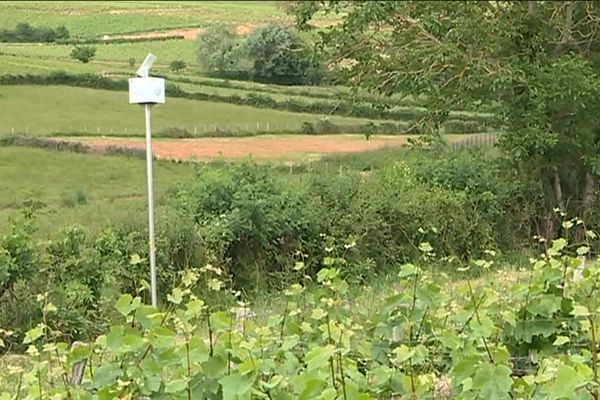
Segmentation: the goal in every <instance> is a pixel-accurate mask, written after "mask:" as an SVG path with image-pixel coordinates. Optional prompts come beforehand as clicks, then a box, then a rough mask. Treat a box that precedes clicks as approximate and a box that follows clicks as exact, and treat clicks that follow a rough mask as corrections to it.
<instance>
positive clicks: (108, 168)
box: [0, 147, 193, 234]
mask: <svg viewBox="0 0 600 400" xmlns="http://www.w3.org/2000/svg"><path fill="white" fill-rule="evenodd" d="M192 174H193V168H192V167H191V166H189V165H186V164H183V165H182V164H173V163H167V162H160V161H157V162H156V163H155V190H156V195H157V201H158V202H159V203H160V202H161V199H162V198H163V195H164V193H165V192H166V191H167V190H168V189H169V188H171V187H173V186H174V185H176V184H177V183H178V182H181V181H182V180H184V179H187V178H189V177H190V176H192ZM0 176H2V179H1V180H0V227H4V228H6V226H7V225H6V222H7V220H8V218H9V217H10V216H14V215H16V214H17V213H18V209H19V208H20V205H21V204H22V203H23V201H25V200H27V199H34V200H36V201H41V202H42V203H44V204H45V207H44V208H42V209H41V210H40V215H39V223H40V233H41V234H45V233H48V234H51V233H52V234H55V233H57V232H58V230H59V228H60V227H62V226H64V225H66V224H75V223H77V224H81V225H83V226H85V227H89V228H91V229H97V228H100V227H102V226H105V225H109V224H110V223H111V222H117V221H121V220H123V219H125V218H126V219H127V220H132V218H134V219H135V218H144V216H145V215H146V214H145V213H146V208H145V204H146V198H145V195H146V166H145V162H144V161H143V160H141V159H134V158H125V157H106V156H100V155H93V154H77V153H69V152H55V151H47V150H41V149H30V148H24V147H2V148H0ZM4 228H2V229H0V231H3V230H4Z"/></svg>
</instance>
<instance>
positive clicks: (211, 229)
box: [176, 163, 320, 290]
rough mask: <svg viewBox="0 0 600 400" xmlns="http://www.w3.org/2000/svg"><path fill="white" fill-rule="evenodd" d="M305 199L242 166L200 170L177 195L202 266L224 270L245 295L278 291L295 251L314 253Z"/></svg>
mask: <svg viewBox="0 0 600 400" xmlns="http://www.w3.org/2000/svg"><path fill="white" fill-rule="evenodd" d="M307 200H308V197H307V193H304V192H303V191H302V190H300V189H295V188H293V187H290V186H289V185H288V184H286V183H284V182H281V181H278V180H276V179H274V177H273V175H272V173H271V171H270V170H269V169H268V168H266V167H259V166H256V165H254V164H250V163H244V164H240V165H229V166H226V167H225V168H223V169H219V170H211V169H208V168H206V167H205V168H202V169H201V170H200V172H199V174H198V176H197V177H196V178H195V179H194V181H193V182H191V183H190V184H189V185H188V186H186V187H185V190H182V191H180V192H179V194H178V195H177V202H176V207H177V208H178V209H185V210H188V212H189V214H190V215H193V220H194V222H195V223H196V225H197V230H198V235H199V237H200V238H201V249H202V258H203V260H204V263H210V264H212V265H214V266H217V267H221V268H224V269H225V270H227V271H228V272H229V273H231V275H232V276H233V278H234V280H235V283H236V285H238V287H240V288H241V287H243V288H245V289H246V290H252V289H260V288H263V289H266V288H269V287H272V286H271V285H280V284H281V283H282V279H283V278H284V277H286V276H289V272H290V271H291V268H292V267H293V265H294V256H295V253H296V251H297V250H302V251H304V252H308V253H312V252H313V250H314V247H315V240H318V234H319V232H320V229H319V227H320V220H319V217H318V215H317V214H316V213H315V210H314V209H313V208H312V207H311V203H310V201H307Z"/></svg>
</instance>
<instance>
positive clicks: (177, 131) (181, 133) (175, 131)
mask: <svg viewBox="0 0 600 400" xmlns="http://www.w3.org/2000/svg"><path fill="white" fill-rule="evenodd" d="M157 136H160V137H168V138H173V139H181V138H190V137H192V136H193V135H192V134H191V132H189V131H188V130H187V129H185V128H179V127H176V126H174V127H169V128H164V129H161V130H160V131H158V132H157Z"/></svg>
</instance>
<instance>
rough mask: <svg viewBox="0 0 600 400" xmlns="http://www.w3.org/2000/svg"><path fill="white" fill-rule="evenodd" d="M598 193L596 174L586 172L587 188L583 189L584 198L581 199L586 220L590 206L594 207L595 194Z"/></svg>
mask: <svg viewBox="0 0 600 400" xmlns="http://www.w3.org/2000/svg"><path fill="white" fill-rule="evenodd" d="M595 193H596V180H595V179H594V176H593V175H592V174H591V173H590V172H589V171H586V173H585V188H584V190H583V198H582V199H581V205H582V208H583V219H584V220H585V219H586V217H587V214H588V212H589V211H590V208H591V207H592V202H593V201H594V194H595Z"/></svg>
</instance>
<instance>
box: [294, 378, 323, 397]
mask: <svg viewBox="0 0 600 400" xmlns="http://www.w3.org/2000/svg"><path fill="white" fill-rule="evenodd" d="M326 386H327V384H326V383H325V382H324V381H323V380H321V379H310V380H308V381H306V382H305V383H304V389H303V390H302V392H301V393H300V396H298V400H312V399H315V398H317V397H318V396H319V394H320V393H321V392H322V391H323V389H324V388H325V387H326Z"/></svg>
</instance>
